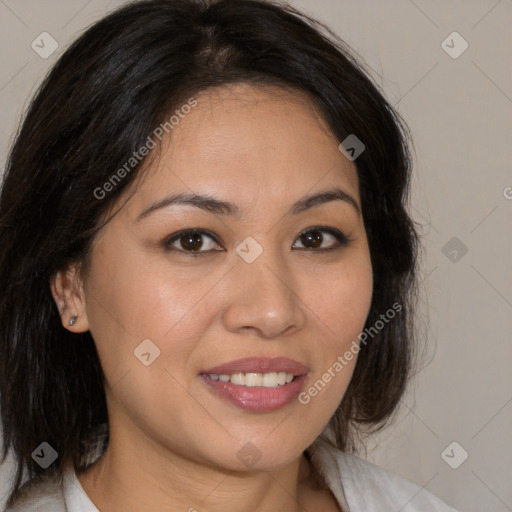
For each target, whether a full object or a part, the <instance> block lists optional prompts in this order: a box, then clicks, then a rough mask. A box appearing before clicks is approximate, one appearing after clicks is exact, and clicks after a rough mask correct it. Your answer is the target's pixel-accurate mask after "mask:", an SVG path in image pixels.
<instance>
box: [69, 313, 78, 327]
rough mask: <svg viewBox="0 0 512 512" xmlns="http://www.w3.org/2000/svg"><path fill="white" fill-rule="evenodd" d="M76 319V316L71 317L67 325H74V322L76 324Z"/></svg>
mask: <svg viewBox="0 0 512 512" xmlns="http://www.w3.org/2000/svg"><path fill="white" fill-rule="evenodd" d="M77 318H78V315H73V316H72V317H71V318H70V319H69V325H75V322H76V319H77Z"/></svg>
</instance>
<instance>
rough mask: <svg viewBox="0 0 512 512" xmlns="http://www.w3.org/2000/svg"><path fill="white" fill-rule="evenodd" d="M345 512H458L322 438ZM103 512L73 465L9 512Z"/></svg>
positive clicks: (321, 464)
mask: <svg viewBox="0 0 512 512" xmlns="http://www.w3.org/2000/svg"><path fill="white" fill-rule="evenodd" d="M308 452H309V454H310V455H311V462H312V464H313V465H314V466H315V468H316V469H317V471H319V472H320V473H321V474H322V475H323V477H324V479H325V481H326V483H327V485H328V487H329V489H330V490H331V492H332V493H333V495H334V497H335V498H336V500H337V502H338V504H339V505H340V508H341V510H343V512H457V511H456V510H455V509H454V508H452V507H450V506H448V505H446V504H445V503H443V502H442V501H441V500H440V499H439V498H437V497H436V496H434V495H433V494H431V493H430V492H428V491H426V490H425V489H424V488H422V487H420V486H418V485H416V484H413V483H412V482H409V481H408V480H405V479H404V478H402V477H399V476H398V475H395V474H393V473H391V472H389V471H386V470H384V469H382V468H380V467H378V466H375V465H374V464H371V463H370V462H367V461H365V460H363V459H360V458H359V457H356V456H355V455H350V454H347V453H343V452H341V451H340V450H338V449H337V448H334V447H333V446H331V445H330V444H329V443H328V442H327V441H324V440H323V439H321V438H318V439H317V440H316V441H315V442H314V443H313V445H312V446H310V447H309V448H308ZM21 511H23V512H100V511H99V510H98V509H97V508H96V507H95V506H94V504H93V503H92V501H91V500H90V499H89V497H88V496H87V494H86V493H85V491H84V490H83V488H82V486H81V484H80V481H79V480H78V478H77V476H76V473H75V471H74V470H73V469H71V467H68V469H67V471H66V472H65V475H64V480H63V482H62V484H58V483H56V482H53V483H51V482H45V483H41V482H39V483H38V484H37V485H35V486H33V487H32V488H29V489H28V490H27V491H25V493H24V494H23V496H21V497H20V500H18V501H17V502H16V504H15V505H14V506H13V507H12V508H9V509H7V510H6V512H21Z"/></svg>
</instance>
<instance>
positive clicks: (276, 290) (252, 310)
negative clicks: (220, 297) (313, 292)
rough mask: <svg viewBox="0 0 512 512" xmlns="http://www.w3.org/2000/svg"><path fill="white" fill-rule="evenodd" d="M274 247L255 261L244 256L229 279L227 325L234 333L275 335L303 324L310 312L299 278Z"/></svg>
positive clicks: (265, 336) (292, 330)
mask: <svg viewBox="0 0 512 512" xmlns="http://www.w3.org/2000/svg"><path fill="white" fill-rule="evenodd" d="M269 253H270V251H263V253H262V255H261V256H260V257H259V258H257V259H256V260H255V261H253V262H252V263H247V262H245V261H244V260H242V259H241V258H239V260H238V261H237V262H236V263H235V267H234V268H233V270H232V272H231V276H230V279H231V280H230V282H229V288H230V289H229V292H228V295H229V299H228V306H227V307H226V308H225V309H224V312H223V322H224V326H225V328H226V329H227V330H228V331H230V332H234V333H240V332H246V331H248V330H249V331H253V332H254V333H255V334H256V335H257V336H259V337H261V338H266V339H272V338H276V337H279V336H287V335H289V334H292V333H294V332H296V331H298V330H300V329H302V328H303V326H304V324H305V321H306V315H305V310H304V308H305V304H304V302H303V301H302V300H301V297H300V290H298V289H297V288H298V286H297V282H296V279H294V277H293V273H292V272H291V270H290V269H289V268H288V267H287V265H286V263H284V262H283V261H282V258H278V257H277V256H276V257H271V256H270V254H269Z"/></svg>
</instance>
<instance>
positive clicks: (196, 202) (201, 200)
mask: <svg viewBox="0 0 512 512" xmlns="http://www.w3.org/2000/svg"><path fill="white" fill-rule="evenodd" d="M331 201H344V202H345V203H348V204H350V205H351V206H352V207H353V208H354V209H355V210H356V211H357V213H358V214H360V213H361V209H360V207H359V205H358V204H357V201H356V200H355V199H354V198H353V197H352V196H351V195H350V194H348V193H347V192H345V191H344V190H342V189H340V188H334V189H330V190H324V191H321V192H317V193H316V194H312V195H309V196H306V197H303V198H301V199H299V200H298V201H297V202H295V203H294V204H293V205H292V207H291V208H290V210H289V211H288V214H292V215H298V214H299V213H302V212H304V211H306V210H309V209H310V208H314V207H316V206H320V205H322V204H325V203H328V202H331ZM176 204H178V205H182V204H184V205H191V206H195V207H196V208H200V209H202V210H205V211H209V212H212V213H215V214H219V215H232V216H240V208H239V207H238V206H237V205H236V204H234V203H230V202H228V201H221V200H219V199H216V198H214V197H212V196H207V195H201V194H194V193H187V194H184V193H181V194H172V195H170V196H168V197H165V198H164V199H161V200H160V201H157V202H156V203H154V204H152V205H150V206H149V207H147V208H146V209H145V210H144V211H142V213H140V214H139V215H138V217H137V218H136V219H135V222H139V221H140V220H142V219H143V218H144V217H147V216H148V215H149V214H150V213H152V212H154V211H155V210H159V209H161V208H165V207H167V206H172V205H176Z"/></svg>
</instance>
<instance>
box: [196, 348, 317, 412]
mask: <svg viewBox="0 0 512 512" xmlns="http://www.w3.org/2000/svg"><path fill="white" fill-rule="evenodd" d="M307 374H308V368H307V367H306V366H305V365H303V364H301V363H299V362H297V361H294V360H292V359H288V358H284V357H278V358H273V359H269V358H259V357H253V358H246V359H239V360H236V361H231V362H229V363H226V364H223V365H220V366H216V367H214V368H209V369H207V370H205V371H203V372H201V373H200V374H199V377H200V378H201V379H202V381H203V382H204V383H205V384H206V385H207V386H208V388H209V389H210V390H211V391H212V392H213V393H214V394H215V395H217V396H218V397H220V398H222V399H224V400H227V401H228V402H230V403H232V404H234V405H236V406H237V407H239V408H241V409H244V410H247V411H253V412H270V411H275V410H277V409H280V408H282V407H284V406H286V405H288V404H289V403H290V402H292V401H293V400H294V399H295V398H296V397H297V395H298V394H299V393H300V391H301V389H302V387H303V385H304V382H305V380H306V377H307Z"/></svg>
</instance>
